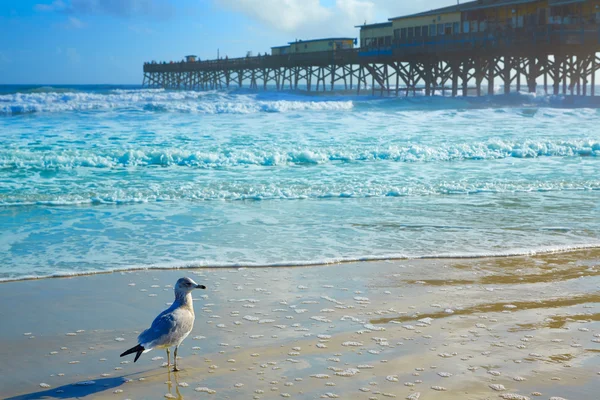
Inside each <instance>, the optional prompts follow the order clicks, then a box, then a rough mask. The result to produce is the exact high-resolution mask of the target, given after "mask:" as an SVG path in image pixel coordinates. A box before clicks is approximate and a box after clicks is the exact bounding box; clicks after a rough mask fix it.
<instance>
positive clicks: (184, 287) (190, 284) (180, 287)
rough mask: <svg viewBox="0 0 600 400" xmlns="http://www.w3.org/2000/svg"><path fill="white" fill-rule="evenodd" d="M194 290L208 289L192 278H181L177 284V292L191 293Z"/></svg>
mask: <svg viewBox="0 0 600 400" xmlns="http://www.w3.org/2000/svg"><path fill="white" fill-rule="evenodd" d="M194 289H206V286H204V285H198V284H197V283H196V282H194V280H193V279H191V278H187V277H186V278H181V279H179V280H178V281H177V283H176V284H175V292H180V293H190V292H191V291H192V290H194Z"/></svg>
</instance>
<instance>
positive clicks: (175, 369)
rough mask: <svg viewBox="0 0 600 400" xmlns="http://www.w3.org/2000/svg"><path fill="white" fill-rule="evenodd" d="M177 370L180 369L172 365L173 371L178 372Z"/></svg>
mask: <svg viewBox="0 0 600 400" xmlns="http://www.w3.org/2000/svg"><path fill="white" fill-rule="evenodd" d="M179 371H181V370H180V369H179V368H177V367H173V372H179Z"/></svg>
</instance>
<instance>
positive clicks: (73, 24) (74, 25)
mask: <svg viewBox="0 0 600 400" xmlns="http://www.w3.org/2000/svg"><path fill="white" fill-rule="evenodd" d="M64 26H65V28H67V29H81V28H85V23H84V22H82V21H81V20H80V19H79V18H75V17H69V18H68V19H67V23H66V24H65V25H64Z"/></svg>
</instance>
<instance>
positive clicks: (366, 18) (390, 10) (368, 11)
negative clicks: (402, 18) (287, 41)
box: [214, 0, 456, 38]
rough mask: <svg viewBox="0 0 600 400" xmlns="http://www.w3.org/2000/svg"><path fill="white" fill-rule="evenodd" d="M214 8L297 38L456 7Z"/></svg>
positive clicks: (303, 2) (314, 2)
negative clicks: (230, 12)
mask: <svg viewBox="0 0 600 400" xmlns="http://www.w3.org/2000/svg"><path fill="white" fill-rule="evenodd" d="M214 2H215V3H216V4H217V5H220V6H222V7H224V8H227V9H230V10H233V11H237V12H240V13H243V14H245V15H247V16H248V17H250V18H252V19H253V20H255V21H257V22H259V23H261V24H263V25H265V26H268V27H270V28H273V29H276V30H278V31H281V32H284V33H287V34H291V35H297V36H298V38H300V37H304V38H309V37H318V36H334V35H340V34H344V35H351V36H356V35H357V31H356V30H355V29H354V26H355V25H362V24H363V23H364V22H367V23H374V22H385V21H387V19H388V18H391V17H396V16H398V15H406V14H412V13H416V12H421V11H426V10H430V9H432V8H438V7H445V6H449V5H453V4H456V2H455V0H411V1H399V0H335V2H332V1H329V2H325V1H324V0H214Z"/></svg>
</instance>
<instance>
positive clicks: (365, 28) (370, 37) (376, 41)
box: [355, 22, 393, 48]
mask: <svg viewBox="0 0 600 400" xmlns="http://www.w3.org/2000/svg"><path fill="white" fill-rule="evenodd" d="M392 25H393V23H392V22H383V23H379V24H366V23H365V24H364V25H358V26H355V28H360V47H361V48H374V47H377V48H383V47H389V46H391V45H392V37H393V29H392Z"/></svg>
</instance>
